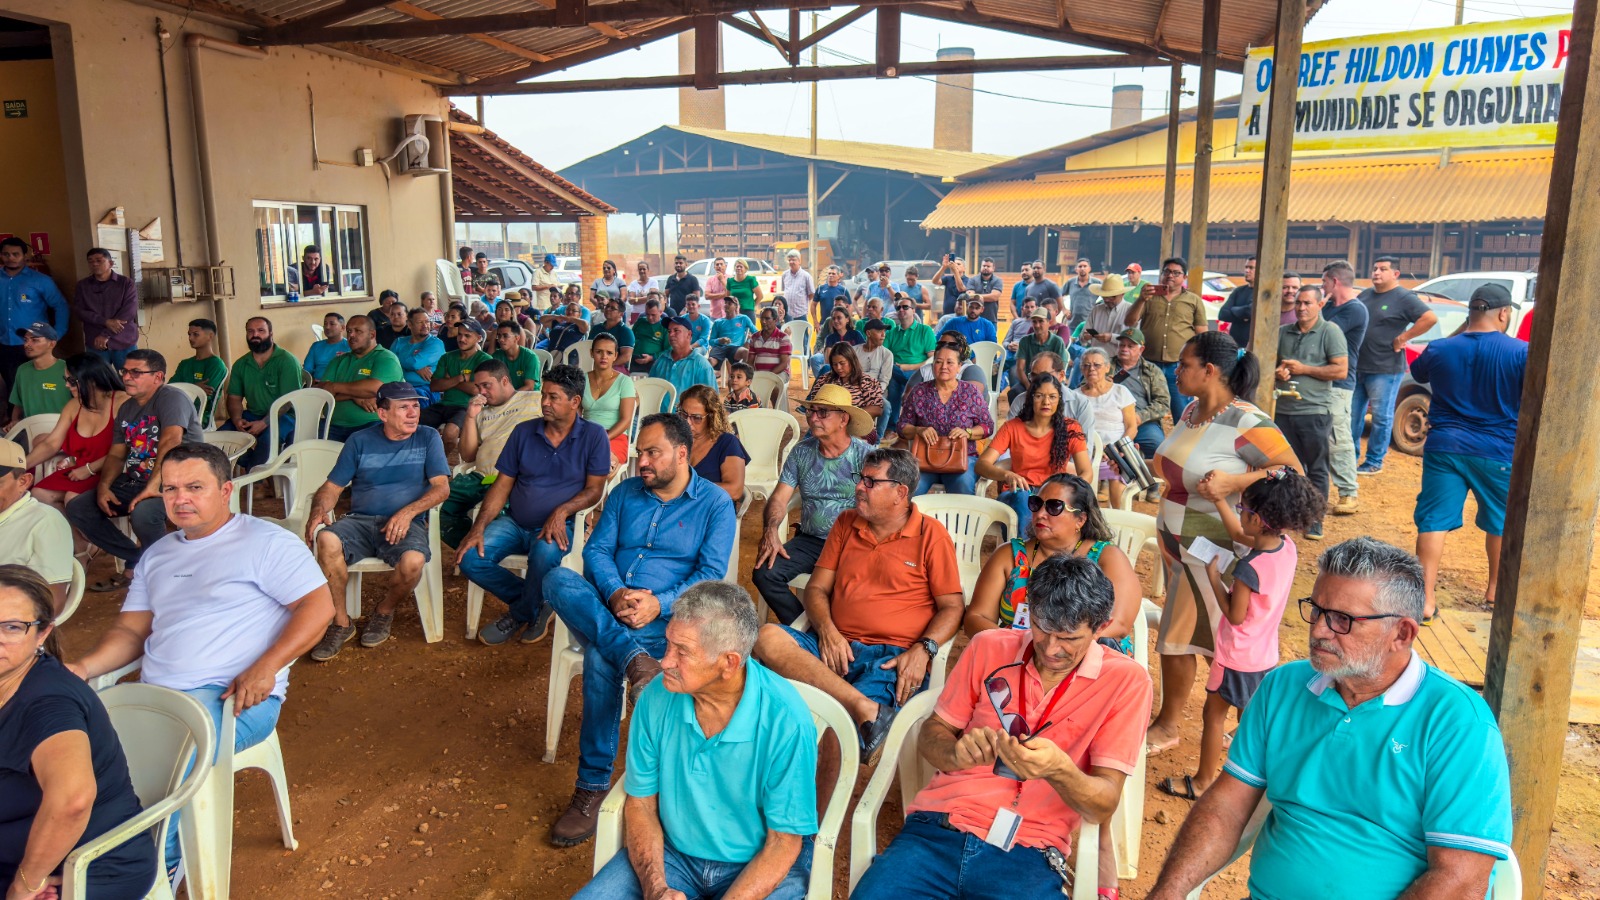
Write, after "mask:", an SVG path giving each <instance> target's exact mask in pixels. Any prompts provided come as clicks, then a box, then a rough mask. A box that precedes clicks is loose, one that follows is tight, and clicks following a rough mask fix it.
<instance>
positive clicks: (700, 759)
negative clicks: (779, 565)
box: [577, 581, 817, 900]
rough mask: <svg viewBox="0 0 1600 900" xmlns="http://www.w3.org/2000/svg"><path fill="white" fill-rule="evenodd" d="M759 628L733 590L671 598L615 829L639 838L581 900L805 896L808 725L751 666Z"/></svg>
mask: <svg viewBox="0 0 1600 900" xmlns="http://www.w3.org/2000/svg"><path fill="white" fill-rule="evenodd" d="M759 624H760V623H759V622H758V621H757V619H756V613H755V608H754V606H753V604H751V602H750V595H749V594H747V593H745V592H744V589H743V588H741V587H739V586H738V585H736V584H730V583H728V582H726V581H706V582H702V583H700V584H697V585H695V586H694V587H692V588H690V589H689V590H687V591H685V592H684V594H683V596H682V597H680V598H679V599H678V605H677V609H676V612H675V614H674V616H673V618H672V621H671V622H670V623H669V624H668V625H667V630H666V643H667V652H666V657H665V658H663V659H662V661H661V662H662V675H661V678H660V679H658V680H655V681H652V682H651V683H650V685H649V687H647V688H645V690H644V693H643V694H642V695H641V696H640V697H639V704H638V707H637V708H636V709H635V710H634V713H633V727H632V728H631V729H630V731H629V738H628V771H627V774H626V775H625V776H624V778H623V785H624V789H625V790H626V792H627V795H628V799H627V801H626V802H625V804H624V806H623V811H622V817H623V825H624V828H625V829H626V830H627V833H628V834H629V835H633V836H645V837H643V839H642V840H641V841H635V842H632V843H633V846H632V848H631V849H629V850H625V851H623V852H620V853H618V854H617V855H615V856H613V857H612V858H611V860H610V861H609V862H607V863H606V864H605V866H604V867H603V868H602V869H601V870H600V871H599V872H598V873H596V874H595V877H594V880H593V881H591V882H589V884H588V885H587V886H586V887H584V889H583V890H581V891H579V892H578V894H577V897H578V898H580V900H634V898H643V897H644V896H645V893H644V885H649V886H651V887H652V888H654V890H653V892H652V894H651V895H652V896H659V895H660V886H661V885H665V886H666V889H667V890H669V891H677V892H679V893H680V894H681V895H682V896H684V897H687V898H691V900H701V898H705V900H710V898H714V897H721V896H723V895H724V894H729V893H735V892H734V891H731V890H730V889H731V888H732V887H733V886H734V885H738V888H739V891H737V893H740V894H741V895H743V896H751V897H769V898H779V900H800V898H802V897H804V896H805V895H806V887H807V882H808V880H809V876H810V872H811V841H810V837H811V835H813V834H815V833H816V831H817V796H816V766H817V739H816V729H815V728H814V727H813V726H812V724H811V713H810V711H809V710H808V709H807V708H806V705H805V702H804V701H803V700H801V698H800V695H799V693H798V692H796V691H795V689H794V686H793V685H791V684H790V683H789V682H788V681H787V680H785V679H784V678H782V677H780V676H778V675H776V674H774V673H773V672H772V671H771V670H770V669H768V668H766V667H765V666H763V665H761V663H759V662H756V661H755V660H753V659H751V658H750V652H751V649H752V648H753V647H754V646H755V639H756V632H757V628H758V626H759ZM708 734H709V735H711V736H710V737H707V735H708Z"/></svg>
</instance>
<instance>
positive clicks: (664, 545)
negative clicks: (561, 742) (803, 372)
mask: <svg viewBox="0 0 1600 900" xmlns="http://www.w3.org/2000/svg"><path fill="white" fill-rule="evenodd" d="M675 321H676V320H675ZM695 358H696V359H699V360H700V365H702V366H706V365H707V364H706V361H705V360H704V359H702V358H700V357H698V356H696V357H695ZM707 368H709V366H707ZM693 440H694V437H693V435H692V434H691V432H690V431H689V423H688V422H685V421H684V420H683V419H682V418H679V417H678V416H675V415H671V414H667V413H655V414H652V415H648V416H645V417H644V420H643V421H642V422H641V423H640V425H639V436H638V439H637V440H636V442H635V446H636V447H637V449H638V454H639V455H638V464H639V476H638V477H637V478H630V479H628V480H627V481H624V482H622V484H620V485H618V486H617V487H616V488H614V489H613V490H612V491H611V495H610V496H609V497H608V498H607V499H606V504H605V509H604V511H603V512H602V513H601V514H600V522H599V524H597V525H596V526H595V529H594V532H593V533H591V534H590V535H589V542H588V543H587V544H586V545H585V546H584V549H583V571H584V574H582V575H579V574H578V573H577V572H574V571H572V570H571V569H566V568H558V569H556V570H554V571H552V572H550V573H549V574H548V575H546V576H545V579H544V601H545V602H546V603H548V604H549V605H550V607H551V608H552V609H554V610H555V612H556V615H558V616H560V617H561V620H562V621H563V622H565V623H567V627H568V628H571V629H572V632H573V633H574V634H576V635H577V636H578V637H579V639H580V640H582V642H583V646H584V651H583V722H582V724H581V726H580V727H579V732H578V784H577V790H576V791H574V792H573V795H572V802H571V804H570V805H569V806H568V807H567V811H566V812H565V813H563V814H562V815H561V818H560V819H558V820H557V821H556V823H555V826H554V827H553V828H552V829H551V832H550V840H551V842H552V843H554V844H555V845H556V846H558V847H574V846H577V845H578V844H581V843H583V842H584V841H587V840H588V839H589V838H591V837H593V836H594V829H595V823H596V821H597V820H598V819H599V815H600V801H601V800H603V799H605V794H606V791H607V790H608V789H609V788H610V787H611V770H612V765H613V764H614V763H615V761H616V755H617V743H618V738H619V735H618V732H619V730H620V729H621V726H622V697H621V696H620V694H619V692H618V690H617V686H618V685H619V684H620V683H621V682H622V681H623V679H624V678H626V679H627V682H628V695H629V697H630V699H632V700H634V701H635V702H637V699H638V696H639V692H640V691H642V690H643V689H644V686H645V685H646V684H648V683H650V680H651V679H653V678H655V676H656V675H657V674H659V673H660V672H661V663H659V662H657V659H658V658H659V657H660V656H661V654H662V653H664V652H665V651H666V648H667V642H666V639H665V634H666V626H667V622H668V621H669V620H670V619H671V618H672V611H673V604H674V603H675V602H676V601H677V599H678V597H679V596H680V595H682V594H683V592H684V591H685V590H687V589H688V588H689V587H691V586H692V585H695V584H699V583H700V582H702V581H716V580H718V579H721V578H725V577H727V574H728V548H730V547H731V546H733V539H734V529H735V521H734V515H733V509H734V507H733V502H732V500H731V499H730V498H729V497H728V494H727V492H726V491H724V490H723V489H722V488H720V487H718V486H717V485H716V484H715V483H714V482H710V481H707V480H705V479H704V478H701V477H700V476H699V475H697V474H695V472H694V469H693V468H692V467H691V466H690V465H689V446H690V444H691V443H692V442H693Z"/></svg>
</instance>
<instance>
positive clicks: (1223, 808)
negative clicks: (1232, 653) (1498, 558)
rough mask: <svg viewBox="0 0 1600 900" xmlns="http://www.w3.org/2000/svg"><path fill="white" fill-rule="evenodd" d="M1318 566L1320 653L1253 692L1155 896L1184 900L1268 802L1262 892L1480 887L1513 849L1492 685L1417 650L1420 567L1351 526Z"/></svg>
mask: <svg viewBox="0 0 1600 900" xmlns="http://www.w3.org/2000/svg"><path fill="white" fill-rule="evenodd" d="M1318 567H1319V569H1320V574H1319V576H1318V577H1317V583H1316V586H1315V587H1314V588H1312V596H1310V597H1308V598H1306V599H1304V600H1301V601H1300V613H1301V616H1302V617H1304V618H1305V619H1306V620H1307V621H1308V622H1310V623H1311V646H1310V650H1311V658H1310V659H1309V660H1301V661H1299V662H1292V663H1288V664H1287V665H1284V666H1281V667H1279V668H1278V669H1276V670H1274V671H1273V672H1272V673H1271V674H1270V675H1268V676H1267V678H1266V680H1265V681H1263V682H1262V683H1261V687H1260V688H1259V689H1257V691H1256V695H1255V697H1254V699H1252V700H1251V702H1250V705H1249V706H1248V707H1246V708H1245V711H1244V713H1243V715H1242V716H1241V721H1240V722H1239V730H1238V731H1237V732H1236V733H1235V734H1234V739H1233V746H1232V747H1231V749H1229V751H1228V763H1227V765H1226V766H1225V767H1224V769H1223V773H1222V775H1221V776H1220V777H1219V778H1218V779H1217V781H1216V783H1215V784H1213V785H1212V786H1211V788H1210V789H1209V790H1207V791H1206V792H1205V794H1204V795H1203V796H1202V797H1201V798H1200V800H1199V802H1198V803H1196V804H1195V807H1194V810H1193V811H1192V812H1190V814H1189V818H1188V820H1187V821H1185V822H1184V823H1183V829H1182V830H1181V831H1179V832H1178V837H1177V840H1176V842H1175V843H1174V844H1173V847H1172V852H1171V853H1170V854H1168V856H1167V861H1166V864H1165V865H1164V866H1163V867H1162V870H1161V877H1160V879H1159V880H1158V881H1157V882H1156V886H1155V888H1154V890H1153V891H1152V892H1151V893H1150V895H1149V897H1150V900H1178V898H1182V897H1185V896H1187V895H1188V893H1189V891H1190V890H1192V889H1194V888H1195V887H1196V886H1198V885H1199V884H1200V883H1201V882H1202V881H1204V880H1205V879H1206V878H1207V877H1208V876H1210V875H1211V874H1212V873H1213V872H1215V871H1217V870H1218V869H1220V868H1221V867H1222V866H1223V865H1224V864H1225V863H1226V862H1227V861H1228V859H1229V858H1230V857H1231V856H1232V854H1233V850H1234V848H1235V846H1236V845H1237V844H1238V841H1239V836H1240V834H1241V833H1242V832H1243V829H1244V826H1245V823H1246V822H1247V821H1249V819H1250V817H1251V814H1252V812H1253V811H1254V810H1255V808H1256V806H1257V805H1258V804H1259V803H1260V802H1261V800H1262V799H1263V798H1265V799H1266V800H1267V801H1269V802H1270V803H1271V804H1272V810H1271V812H1269V813H1268V814H1267V817H1266V821H1265V822H1264V823H1263V824H1262V826H1261V831H1260V833H1259V834H1258V835H1257V837H1256V841H1255V846H1254V848H1252V850H1251V853H1250V896H1251V897H1252V898H1254V900H1284V898H1295V900H1302V898H1304V900H1317V898H1340V900H1352V898H1368V897H1371V898H1380V897H1381V898H1392V897H1399V896H1406V897H1411V896H1417V897H1451V898H1471V897H1483V896H1484V895H1485V894H1486V893H1487V892H1488V888H1489V875H1490V870H1491V869H1492V868H1493V867H1494V863H1495V860H1498V859H1505V858H1507V857H1509V856H1510V854H1511V848H1510V842H1511V789H1510V783H1509V779H1508V776H1507V772H1506V757H1505V746H1504V744H1503V743H1502V741H1501V737H1500V729H1499V727H1498V726H1497V725H1496V724H1495V720H1494V718H1493V716H1491V715H1490V713H1489V708H1488V706H1487V705H1486V704H1485V703H1484V702H1483V699H1482V698H1481V697H1479V696H1478V695H1477V694H1476V693H1474V692H1473V691H1472V690H1471V689H1470V688H1468V687H1466V686H1465V685H1463V684H1461V683H1460V682H1459V681H1456V680H1455V679H1454V678H1451V677H1450V676H1448V675H1446V674H1444V673H1443V672H1441V671H1439V670H1438V669H1435V668H1434V667H1433V666H1430V665H1428V664H1427V663H1425V662H1423V661H1422V658H1421V657H1420V656H1418V655H1417V654H1416V652H1415V651H1413V650H1412V649H1411V644H1412V641H1413V640H1414V639H1415V638H1416V636H1417V629H1418V624H1417V623H1418V621H1419V620H1421V618H1422V604H1423V591H1422V565H1421V564H1420V563H1418V562H1417V559H1416V557H1414V556H1412V555H1411V554H1409V553H1406V552H1405V551H1403V550H1399V549H1397V548H1395V547H1391V546H1389V545H1388V544H1385V543H1383V542H1382V541H1378V540H1374V539H1373V538H1356V539H1354V540H1350V541H1345V542H1344V543H1342V544H1338V545H1336V546H1333V547H1330V548H1328V550H1327V551H1326V552H1325V553H1323V554H1322V558H1321V559H1320V560H1318Z"/></svg>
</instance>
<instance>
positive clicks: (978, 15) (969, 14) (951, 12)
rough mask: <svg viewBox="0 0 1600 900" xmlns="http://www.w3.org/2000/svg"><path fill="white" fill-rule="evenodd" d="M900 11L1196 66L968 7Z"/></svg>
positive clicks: (1131, 45) (1231, 62)
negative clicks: (1144, 54) (1147, 55)
mask: <svg viewBox="0 0 1600 900" xmlns="http://www.w3.org/2000/svg"><path fill="white" fill-rule="evenodd" d="M901 9H902V10H903V11H904V12H905V13H907V14H908V15H913V16H921V17H922V18H924V19H937V20H939V21H942V22H955V23H958V24H962V25H978V26H981V27H984V28H993V29H994V30H996V31H1009V32H1012V33H1014V34H1025V35H1028V36H1029V37H1040V38H1045V39H1047V40H1053V41H1064V42H1066V43H1070V44H1079V45H1082V46H1084V47H1093V48H1095V49H1099V50H1115V51H1119V52H1122V53H1128V54H1138V53H1149V52H1159V53H1160V54H1161V55H1163V56H1165V57H1167V58H1168V59H1179V60H1181V61H1183V62H1187V63H1193V64H1195V65H1199V60H1198V59H1196V58H1190V57H1188V56H1186V55H1181V54H1178V53H1176V52H1174V51H1172V50H1170V49H1168V48H1164V47H1153V46H1148V45H1146V44H1141V43H1139V42H1138V41H1132V40H1125V39H1122V38H1112V37H1104V36H1101V35H1094V34H1084V33H1083V32H1080V31H1078V30H1076V29H1074V28H1072V27H1070V26H1068V27H1066V28H1054V27H1050V26H1049V25H1048V24H1030V23H1026V22H1016V21H1013V20H1011V19H1006V18H1003V17H1001V16H991V15H987V14H985V13H982V12H979V11H978V8H977V7H976V6H973V5H972V4H970V3H969V4H967V6H966V7H964V8H956V7H947V6H930V5H927V4H923V3H913V4H910V5H908V6H902V7H901ZM1222 60H1227V63H1228V66H1231V67H1232V68H1231V71H1238V70H1239V69H1240V68H1242V67H1243V65H1244V63H1243V61H1242V60H1236V59H1230V58H1227V57H1219V59H1218V64H1219V67H1223V68H1227V66H1222V65H1221V64H1222Z"/></svg>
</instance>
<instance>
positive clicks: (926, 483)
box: [911, 456, 978, 497]
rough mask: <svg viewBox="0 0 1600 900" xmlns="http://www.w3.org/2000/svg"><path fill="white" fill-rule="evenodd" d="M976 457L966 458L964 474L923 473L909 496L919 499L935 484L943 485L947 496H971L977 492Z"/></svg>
mask: <svg viewBox="0 0 1600 900" xmlns="http://www.w3.org/2000/svg"><path fill="white" fill-rule="evenodd" d="M977 461H978V458H977V457H976V456H969V457H967V470H966V471H965V472H950V473H948V474H942V475H941V474H935V473H933V472H923V473H922V477H921V478H919V479H917V489H916V491H915V492H914V493H912V495H911V496H913V497H920V496H922V495H923V494H926V493H927V492H929V491H931V490H933V486H934V485H936V484H942V485H944V492H945V493H947V494H972V493H976V492H977V490H978V469H977V466H976V463H977Z"/></svg>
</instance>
